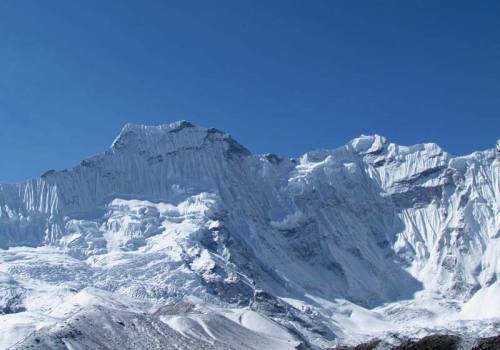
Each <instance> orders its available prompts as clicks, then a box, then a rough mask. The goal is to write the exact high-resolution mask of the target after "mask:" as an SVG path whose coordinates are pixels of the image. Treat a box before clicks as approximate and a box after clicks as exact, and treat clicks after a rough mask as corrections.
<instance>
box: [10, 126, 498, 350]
mask: <svg viewBox="0 0 500 350" xmlns="http://www.w3.org/2000/svg"><path fill="white" fill-rule="evenodd" d="M499 174H500V144H498V145H497V147H496V148H495V149H489V150H486V151H482V152H475V153H473V154H471V155H469V156H463V157H452V156H450V155H449V154H447V153H446V152H444V151H443V150H442V149H441V148H439V146H437V145H435V144H420V145H415V146H399V145H396V144H393V143H390V142H389V141H387V140H386V139H385V138H383V137H381V136H378V135H375V136H361V137H359V138H356V139H354V140H352V141H351V142H349V143H348V144H347V145H345V146H343V147H340V148H337V149H334V150H319V151H313V152H309V153H306V154H305V155H303V156H302V157H300V158H297V159H282V158H280V157H278V156H276V155H274V154H266V155H253V154H251V153H250V152H249V151H248V150H247V149H245V148H244V147H243V146H241V145H240V144H239V143H238V142H236V141H235V140H234V139H233V138H231V137H230V136H229V135H227V134H225V133H223V132H221V131H219V130H216V129H205V128H201V127H197V126H194V125H192V124H190V123H189V122H185V121H182V122H176V123H172V124H168V125H161V126H139V125H131V124H128V125H126V126H125V127H124V128H123V130H122V132H121V133H120V134H119V135H118V137H117V138H116V139H115V141H114V142H113V143H112V145H111V147H110V148H109V149H108V150H106V151H105V152H104V153H102V154H100V155H97V156H95V157H92V158H90V159H87V160H84V161H82V162H81V163H80V164H79V165H78V166H76V167H75V168H73V169H69V170H63V171H48V172H46V173H45V174H44V175H42V176H41V177H39V178H36V179H32V180H29V181H27V182H25V183H21V184H9V185H0V248H1V249H0V259H1V260H0V261H1V264H0V310H1V311H2V315H0V319H1V322H0V324H1V325H0V348H6V347H8V346H12V345H14V344H17V345H16V347H17V348H23V347H25V346H28V344H33V342H36V339H38V341H43V342H44V344H45V345H46V346H49V345H50V346H52V347H54V348H65V347H66V348H78V347H77V345H76V344H77V343H78V342H79V343H80V344H86V345H82V346H83V348H85V346H87V347H90V346H92V347H96V346H97V345H99V346H102V347H105V346H106V344H108V345H109V344H114V346H115V347H116V346H118V344H120V346H122V345H123V344H134V345H133V347H134V348H141V347H142V348H154V347H155V346H159V345H158V344H164V343H166V342H168V343H172V344H175V342H179V341H180V342H183V341H184V339H189V340H190V341H193V343H192V344H191V345H187V347H188V348H189V347H191V348H197V347H199V346H200V345H199V344H205V343H206V344H210V346H212V347H215V348H224V347H228V348H242V349H246V348H251V345H250V344H259V345H258V347H257V348H259V349H264V348H273V349H274V348H290V347H294V346H298V344H302V345H301V346H302V347H315V346H318V347H326V346H333V345H335V344H338V343H356V342H359V341H361V340H364V339H366V338H368V337H372V336H384V337H390V336H391V335H390V334H393V333H394V332H398V334H402V335H405V334H406V335H412V334H413V335H414V334H422V332H424V333H423V334H425V332H427V333H428V332H432V331H433V330H442V329H445V330H448V331H450V332H452V331H455V332H461V333H467V332H471V333H474V332H476V331H477V330H478V329H481V332H483V333H485V334H489V333H495V331H496V330H495V327H496V326H497V325H498V318H499V317H500V315H499V314H498V312H496V311H493V310H496V309H500V305H499V304H498V302H499V296H500V294H499V293H500V288H498V283H499V282H498V275H499V273H500V260H499V257H498V256H499V253H500V224H499V211H498V206H499V198H500V196H499V192H500V176H499ZM82 293H83V294H82ZM75 298H76V300H78V298H83V299H85V300H86V302H85V303H83V306H81V307H77V308H75V307H74V305H75ZM188 299H189V300H191V301H190V302H189V303H188V304H189V305H194V306H193V307H194V308H201V309H200V310H201V311H200V310H197V311H196V312H194V313H193V312H187V313H186V312H185V310H183V307H181V306H182V305H186V300H188ZM120 300H124V301H126V302H124V301H123V302H122V301H120ZM192 300H195V301H194V302H193V301H192ZM116 303H120V305H121V304H123V305H121V306H120V307H117V306H116ZM143 303H144V305H143ZM68 305H70V306H71V305H73V306H71V307H70V306H68ZM145 305H148V306H147V307H146V306H145ZM175 305H177V306H178V307H174V306H175ZM486 305H487V306H486ZM497 305H498V307H495V306H497ZM165 307H167V308H169V310H170V311H169V312H168V313H167V314H166V315H163V314H161V313H158V312H157V311H155V308H156V309H161V308H165ZM177 309H181V310H180V311H179V310H177ZM172 310H177V311H175V312H173V311H172ZM81 315H85V317H83V316H81ZM113 317H114V318H113ZM131 319H134V320H137V322H136V323H134V322H135V321H134V322H132V323H130V321H129V320H131ZM116 320H118V321H116ZM126 320H128V321H126ZM469 320H470V321H469ZM113 322H114V323H113ZM116 322H122V323H124V324H126V325H129V324H134V326H130V327H138V328H140V330H137V332H135V331H131V329H130V328H129V326H126V327H125V328H124V327H122V326H121V324H119V323H118V326H117V323H116ZM95 323H103V324H109V327H104V329H103V330H102V333H99V335H96V334H94V333H93V332H91V331H90V330H91V329H92V325H93V324H95ZM424 325H425V327H424ZM75 329H76V330H78V331H79V332H80V333H81V334H79V333H78V332H77V333H75V332H74V330H75ZM86 329H89V331H88V332H87V331H86ZM33 332H35V333H33ZM69 334H73V335H72V336H73V338H71V336H70V335H69ZM113 334H114V335H113ZM63 335H64V336H63ZM232 335H234V336H232ZM61 338H63V339H66V340H64V342H66V343H64V344H65V345H61V344H62V343H57V342H56V343H57V344H56V343H54V342H55V340H54V339H61ZM70 338H71V339H73V340H71V339H70ZM142 338H148V340H144V342H143V343H141V340H138V339H142ZM74 339H79V340H78V341H76V340H74ZM131 339H134V341H137V343H133V342H131ZM176 339H177V340H176ZM179 339H180V340H179ZM234 339H239V341H240V342H239V343H234ZM151 342H152V343H151ZM196 342H198V343H196ZM199 342H202V343H199ZM91 344H92V345H91ZM154 344H156V345H154ZM185 344H188V343H187V342H186V343H185ZM197 344H198V345H197ZM130 346H132V345H130ZM203 346H206V348H209V345H203Z"/></svg>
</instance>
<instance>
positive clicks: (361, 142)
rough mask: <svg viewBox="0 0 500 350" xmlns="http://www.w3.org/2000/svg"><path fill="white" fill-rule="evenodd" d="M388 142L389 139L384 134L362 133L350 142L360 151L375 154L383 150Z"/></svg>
mask: <svg viewBox="0 0 500 350" xmlns="http://www.w3.org/2000/svg"><path fill="white" fill-rule="evenodd" d="M387 143H388V141H387V139H386V138H385V137H383V136H380V135H377V134H374V135H363V134H362V135H360V136H359V137H357V138H355V139H353V140H351V141H350V142H349V143H348V144H349V145H350V146H351V147H352V148H353V149H354V150H355V151H356V152H358V153H362V154H373V153H379V152H381V151H382V150H383V148H384V146H385V145H386V144H387Z"/></svg>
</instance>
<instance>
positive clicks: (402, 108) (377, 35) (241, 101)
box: [0, 0, 500, 182]
mask: <svg viewBox="0 0 500 350" xmlns="http://www.w3.org/2000/svg"><path fill="white" fill-rule="evenodd" d="M179 119H186V120H190V121H192V122H194V123H195V124H198V125H201V126H207V127H217V128H219V129H222V130H225V131H227V132H229V133H231V134H232V135H233V136H234V137H235V138H236V139H237V140H239V141H240V142H241V143H242V144H244V145H245V146H246V147H248V148H249V149H250V150H252V151H253V152H257V153H264V152H275V153H278V154H281V155H283V156H296V155H299V154H301V153H303V152H305V151H308V150H312V149H316V148H333V147H337V146H340V145H342V144H344V143H345V142H347V141H348V140H349V139H351V138H353V137H356V136H358V135H359V134H362V133H365V134H366V133H369V134H372V133H378V134H382V135H384V136H386V137H388V138H389V139H390V140H391V141H394V142H397V143H402V144H413V143H417V142H425V141H433V142H437V143H439V144H440V145H441V146H442V147H443V148H445V149H446V150H447V151H449V152H450V153H452V154H466V153H470V152H472V151H474V150H479V149H485V148H490V147H493V146H494V144H495V141H496V139H497V138H498V137H500V1H496V0H491V1H488V0H485V1H472V0H471V1H467V2H465V1H438V0H426V1H417V0H415V1H399V0H394V1H384V0H381V1H371V0H366V1H355V0H354V1H335V0H328V1H320V0H315V1H305V0H303V1H292V0H287V1H257V0H253V1H243V0H238V1H232V0H231V1H219V0H217V1H175V2H174V1H165V0H162V1H149V0H137V1H124V0H117V1H110V0H100V1H90V0H86V1H67V0H61V1H56V0H44V1H39V0H36V1H35V0H33V1H28V0H3V1H1V2H0V181H1V182H14V181H20V180H23V179H26V178H30V177H34V176H37V175H40V174H41V173H43V172H44V171H45V170H47V169H52V168H55V169H62V168H66V167H71V166H73V165H75V164H77V163H78V162H79V161H80V160H81V159H83V158H84V157H87V156H90V155H93V154H96V153H98V152H101V151H103V150H104V149H106V148H107V147H108V146H109V144H110V143H111V142H112V140H113V138H114V137H115V136H116V134H117V133H118V132H119V130H120V129H121V127H122V125H123V124H124V123H126V122H134V123H143V124H160V123H167V122H171V121H174V120H179Z"/></svg>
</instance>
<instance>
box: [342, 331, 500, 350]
mask: <svg viewBox="0 0 500 350" xmlns="http://www.w3.org/2000/svg"><path fill="white" fill-rule="evenodd" d="M382 349H383V350H385V349H387V350H459V349H470V350H498V349H500V335H498V336H495V337H488V338H479V339H476V340H470V339H463V338H461V337H459V336H456V335H439V334H438V335H430V336H427V337H424V338H422V339H418V340H407V341H405V342H403V343H401V344H400V345H396V346H391V345H389V344H387V343H385V342H383V341H381V340H378V339H375V340H372V341H369V342H367V343H363V344H359V345H357V346H340V347H336V348H333V350H382Z"/></svg>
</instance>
